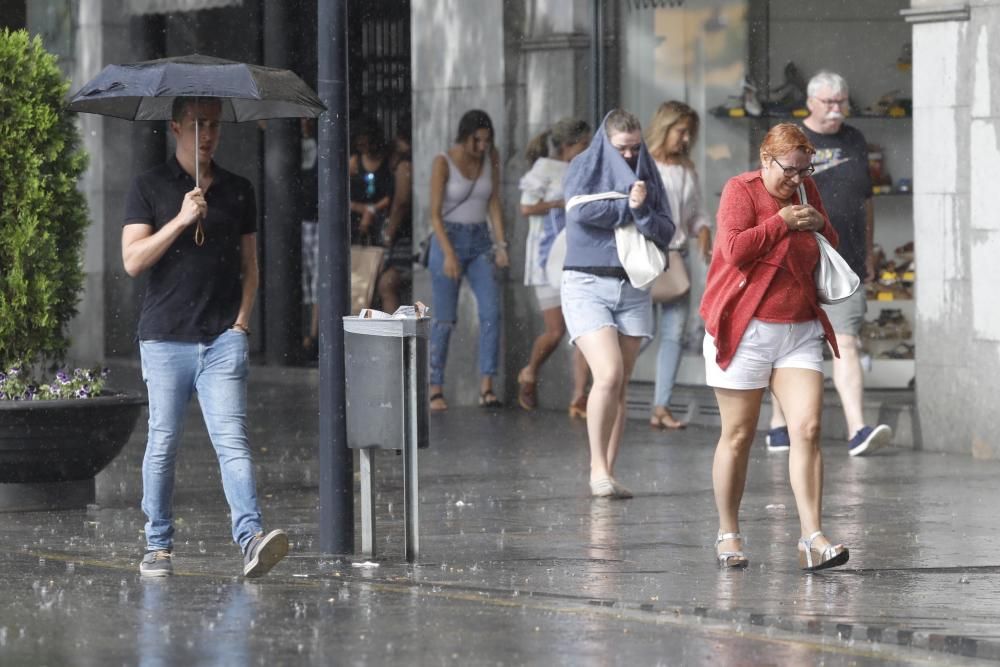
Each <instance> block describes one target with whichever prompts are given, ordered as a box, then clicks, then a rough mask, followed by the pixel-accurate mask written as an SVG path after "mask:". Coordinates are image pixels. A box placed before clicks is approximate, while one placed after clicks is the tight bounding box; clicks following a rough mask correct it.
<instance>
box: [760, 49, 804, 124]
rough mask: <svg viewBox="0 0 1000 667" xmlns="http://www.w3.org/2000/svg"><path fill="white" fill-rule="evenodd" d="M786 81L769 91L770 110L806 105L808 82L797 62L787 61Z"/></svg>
mask: <svg viewBox="0 0 1000 667" xmlns="http://www.w3.org/2000/svg"><path fill="white" fill-rule="evenodd" d="M783 73H784V77H785V78H784V81H782V82H781V84H779V85H778V86H776V87H775V88H772V89H771V90H769V91H768V93H767V103H768V111H770V112H775V111H777V110H778V109H789V110H793V109H802V108H805V106H806V88H807V85H808V84H807V82H806V79H805V77H804V76H802V72H800V71H799V68H798V67H796V65H795V63H794V62H792V61H791V60H789V61H788V62H787V63H785V69H784V72H783Z"/></svg>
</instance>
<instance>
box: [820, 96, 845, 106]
mask: <svg viewBox="0 0 1000 667" xmlns="http://www.w3.org/2000/svg"><path fill="white" fill-rule="evenodd" d="M813 99H815V100H816V101H817V102H819V103H820V104H823V105H825V106H828V107H842V106H846V105H847V98H846V97H838V98H835V99H828V100H824V99H822V98H820V97H815V98H813Z"/></svg>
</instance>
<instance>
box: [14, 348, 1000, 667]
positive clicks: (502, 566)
mask: <svg viewBox="0 0 1000 667" xmlns="http://www.w3.org/2000/svg"><path fill="white" fill-rule="evenodd" d="M253 377H254V380H253V382H252V386H251V404H252V405H253V406H254V407H253V411H252V412H251V429H252V443H253V446H254V448H255V451H256V462H257V467H258V492H259V495H260V497H261V502H262V506H263V509H264V515H265V521H266V524H267V526H268V527H282V528H285V529H286V530H287V531H288V532H289V535H290V538H291V543H292V552H291V554H290V556H289V558H288V559H286V560H285V561H284V562H282V563H281V564H279V565H278V566H277V567H276V568H275V570H274V571H272V573H271V574H270V575H268V576H267V577H266V578H264V579H261V580H256V581H244V580H242V579H241V578H240V577H239V576H238V574H239V572H240V566H241V562H240V556H239V553H238V550H237V548H236V547H235V545H233V544H232V542H231V539H230V537H229V521H228V516H227V510H226V505H225V501H224V498H223V495H222V490H221V485H220V483H219V476H218V471H217V468H216V465H215V462H214V456H213V453H212V450H211V447H210V445H209V444H208V441H207V437H206V435H205V430H204V426H203V425H202V423H201V420H200V416H199V415H198V414H197V412H198V411H197V408H196V407H192V410H191V418H190V419H189V421H188V426H187V430H186V433H185V442H184V446H183V447H182V449H181V453H180V455H179V461H178V484H177V490H176V497H175V514H176V517H177V534H176V543H175V558H174V563H175V568H176V572H177V574H176V576H174V577H172V578H170V579H166V580H152V581H151V580H141V579H140V577H139V575H138V561H139V558H140V556H141V550H142V546H143V543H144V541H143V536H142V526H143V522H144V517H143V516H142V514H141V511H140V510H139V496H140V487H139V481H140V478H139V465H140V463H141V457H142V449H143V444H144V438H145V429H144V423H142V424H140V428H139V429H138V430H137V432H136V434H135V435H134V436H133V438H132V439H131V441H130V442H129V444H128V445H127V447H126V449H125V451H124V452H123V453H122V454H121V455H120V456H119V457H118V458H117V459H116V460H115V462H114V463H113V464H112V465H111V467H110V468H109V469H108V470H106V471H105V472H103V473H101V475H100V476H99V477H98V484H97V504H96V505H94V506H91V507H90V508H88V509H86V510H78V511H64V512H28V513H7V514H3V513H0V534H2V535H3V536H4V540H3V543H2V545H0V665H20V664H32V665H35V664H37V665H61V664H81V665H90V664H93V665H98V664H99V665H117V664H122V665H134V664H140V665H192V664H206V665H214V664H227V665H228V664H234V665H240V664H356V665H381V664H397V663H399V664H404V663H409V664H422V665H424V664H430V665H436V664H463V665H464V664H483V665H497V664H504V665H518V664H560V665H562V664H566V665H579V664H594V665H618V664H629V665H631V664H650V665H657V664H662V665H675V664H685V665H687V664H695V665H696V664H716V663H718V664H748V665H750V664H753V665H757V664H775V665H779V664H780V665H784V664H817V663H822V664H831V665H869V664H871V665H874V664H965V663H966V662H968V663H970V664H971V663H972V662H979V661H981V659H988V660H992V661H996V660H1000V577H998V576H997V575H998V574H1000V539H998V538H997V533H996V530H997V522H996V510H995V507H996V506H997V504H998V500H1000V490H998V485H997V482H996V480H997V479H1000V462H994V461H976V460H974V459H971V458H968V457H963V456H956V455H943V454H928V453H923V452H914V451H912V450H902V449H899V450H886V451H884V452H880V453H879V454H878V455H875V456H872V457H869V458H860V459H852V458H850V457H848V456H847V452H846V449H845V446H844V445H843V444H842V443H840V442H834V441H828V442H825V443H824V454H825V460H826V488H825V508H826V509H825V512H824V516H825V526H824V527H825V529H826V532H827V533H828V534H829V535H830V536H831V537H832V538H833V539H835V540H837V541H843V542H844V543H846V544H847V545H848V546H849V547H850V548H851V561H850V562H849V563H848V564H847V565H846V566H845V567H843V568H839V569H837V570H832V571H827V572H825V573H820V574H812V575H806V574H802V573H801V572H800V571H799V570H798V565H797V555H796V550H795V542H796V539H797V537H798V522H797V519H796V516H795V511H794V502H793V499H792V495H791V491H790V489H789V486H788V482H787V456H785V455H781V454H769V453H767V451H766V450H765V448H764V446H763V441H762V438H761V442H759V443H756V444H755V447H754V451H753V454H752V457H751V469H750V479H749V482H748V485H747V491H746V494H745V497H744V501H743V531H744V533H745V534H746V535H747V538H748V544H747V549H748V555H749V557H750V559H751V566H750V568H749V569H748V570H746V571H744V572H724V571H719V570H718V569H717V568H716V566H715V563H714V558H713V547H712V541H713V538H714V535H715V531H716V515H715V508H714V502H713V498H712V488H711V458H712V453H713V448H714V443H715V440H716V438H717V435H718V432H717V430H716V429H715V428H712V427H702V426H692V427H690V428H688V429H687V430H685V431H681V432H678V431H670V432H658V431H652V430H650V429H649V428H648V427H647V426H646V424H645V423H644V422H643V421H638V420H635V421H632V422H630V423H629V427H628V430H627V433H626V442H625V446H624V450H623V453H622V456H621V459H620V463H619V466H618V473H617V476H618V477H619V479H620V480H621V481H622V482H623V483H625V484H626V485H627V486H629V487H630V488H632V489H633V491H635V492H636V497H635V498H634V499H632V500H627V501H613V500H592V499H591V498H590V497H589V495H588V488H587V484H586V466H587V448H586V433H585V428H584V424H583V423H582V422H580V421H570V420H568V418H567V417H566V416H565V414H563V413H557V412H536V413H530V414H529V413H525V412H522V411H520V410H516V409H503V410H497V411H486V410H482V409H477V408H462V409H452V410H451V411H449V412H448V413H445V414H442V415H434V416H433V418H432V424H431V428H432V439H433V440H432V444H431V448H430V449H429V450H426V451H421V453H420V459H419V460H420V469H421V473H420V484H421V487H420V496H421V505H420V516H421V525H420V529H421V533H420V537H421V557H420V559H419V562H418V563H416V564H414V565H408V564H406V563H405V561H404V559H403V541H402V540H403V515H402V498H403V494H402V457H399V456H396V455H395V454H394V453H393V452H378V453H377V455H376V456H375V465H376V491H377V496H376V513H377V523H378V532H377V539H376V549H377V554H376V557H375V558H374V559H373V561H374V563H366V562H365V561H366V559H365V558H364V557H362V556H360V554H354V555H339V556H338V555H324V554H320V553H318V533H317V525H316V521H317V514H318V502H319V501H318V498H319V496H318V489H317V486H316V485H317V483H318V476H317V472H316V460H317V452H316V447H317V445H316V440H317V430H318V429H317V424H316V412H317V405H316V387H317V378H316V374H315V371H314V370H301V369H284V370H273V369H267V368H255V369H254V371H253ZM359 513H360V503H357V505H356V514H359ZM356 535H357V541H358V544H359V546H360V539H361V531H360V526H358V527H357V529H356ZM376 564H377V565H376ZM973 658H979V659H980V660H973Z"/></svg>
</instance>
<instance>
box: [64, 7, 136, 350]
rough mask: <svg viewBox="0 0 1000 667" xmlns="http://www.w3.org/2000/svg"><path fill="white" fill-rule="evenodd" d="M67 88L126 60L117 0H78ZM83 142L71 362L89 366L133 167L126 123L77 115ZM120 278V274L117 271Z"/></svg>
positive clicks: (123, 18) (116, 259) (101, 344)
mask: <svg viewBox="0 0 1000 667" xmlns="http://www.w3.org/2000/svg"><path fill="white" fill-rule="evenodd" d="M75 18H76V24H77V25H76V38H75V44H74V63H73V65H72V71H71V76H72V82H71V90H76V89H78V88H79V87H80V86H82V85H83V84H84V83H86V82H87V81H88V80H90V79H91V78H92V77H94V76H95V75H96V74H97V73H98V72H100V71H101V69H102V68H103V67H104V66H105V65H107V64H109V63H113V62H125V61H127V59H128V56H129V19H128V17H127V15H126V13H125V11H124V8H123V6H122V2H121V0H108V1H107V2H102V1H101V0H79V2H78V3H77V7H76V15H75ZM79 126H80V130H81V134H82V135H83V144H84V147H85V148H86V150H87V152H88V153H89V155H90V164H89V167H88V169H87V171H86V173H84V175H83V178H82V179H81V182H80V188H81V190H83V192H84V194H85V195H86V197H87V203H88V206H89V207H90V220H91V224H90V228H89V229H88V230H87V240H86V250H85V254H84V275H85V283H84V292H83V295H82V297H81V300H80V303H79V306H78V308H79V314H78V315H77V317H76V318H75V319H74V320H73V321H72V322H71V323H70V327H69V328H70V339H71V346H70V350H69V360H70V362H71V363H79V364H86V365H91V364H94V363H95V362H100V361H103V359H104V358H105V330H106V326H105V311H106V305H107V303H108V302H107V301H106V293H105V277H106V276H107V275H109V274H110V275H116V273H115V270H114V269H113V268H112V267H120V266H121V223H122V219H121V218H122V212H123V210H124V203H125V195H126V193H127V191H128V187H129V184H130V178H131V172H130V169H129V168H128V167H129V166H130V165H131V163H132V153H131V146H130V143H129V142H128V141H127V140H126V141H123V140H122V137H125V138H128V137H130V136H131V127H130V125H129V122H128V121H124V120H119V119H113V118H105V117H103V116H95V115H93V114H79ZM117 275H121V271H118V272H117Z"/></svg>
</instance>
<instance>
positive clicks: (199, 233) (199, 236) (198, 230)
mask: <svg viewBox="0 0 1000 667" xmlns="http://www.w3.org/2000/svg"><path fill="white" fill-rule="evenodd" d="M200 152H201V149H200V145H199V142H198V102H197V101H196V102H195V103H194V187H196V188H197V187H199V183H200V181H201V166H200V165H199V164H198V163H199V162H200V158H199V153H200ZM194 244H195V245H196V246H203V245H205V228H204V227H202V225H201V218H199V219H198V224H197V226H196V227H195V228H194Z"/></svg>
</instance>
